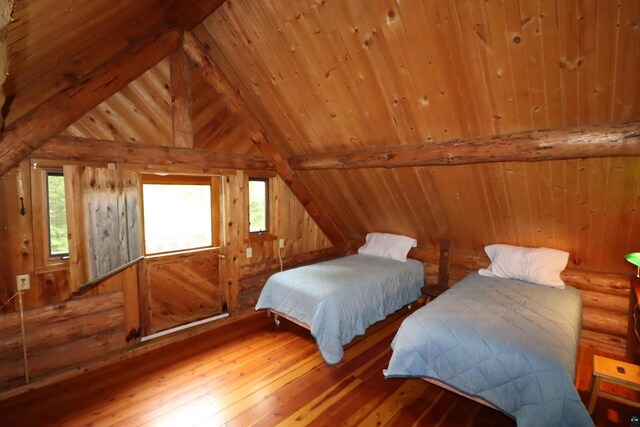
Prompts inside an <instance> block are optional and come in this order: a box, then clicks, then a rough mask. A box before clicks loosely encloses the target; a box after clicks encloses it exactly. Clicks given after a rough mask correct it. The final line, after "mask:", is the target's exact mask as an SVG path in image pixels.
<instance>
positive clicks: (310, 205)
mask: <svg viewBox="0 0 640 427" xmlns="http://www.w3.org/2000/svg"><path fill="white" fill-rule="evenodd" d="M183 48H184V50H185V52H186V53H187V56H188V57H189V58H190V59H191V63H192V64H193V66H194V67H195V68H196V69H198V70H200V71H201V72H202V75H203V76H204V78H205V81H207V82H208V83H209V84H210V85H211V87H212V88H213V90H215V91H216V93H218V94H220V95H221V96H222V97H223V98H224V100H225V103H226V105H227V107H228V108H229V109H230V110H231V111H233V112H235V113H238V114H240V115H241V116H242V117H243V118H244V123H245V125H246V126H247V128H248V130H249V134H250V135H251V139H252V140H253V142H254V143H255V144H256V145H257V146H258V148H259V149H260V151H261V152H262V154H264V156H265V157H266V158H267V159H268V160H269V161H271V163H273V165H274V166H275V168H276V171H277V172H278V175H280V177H281V178H282V179H283V180H284V182H285V183H286V184H287V185H288V186H289V188H290V189H291V191H292V192H293V194H294V195H295V196H296V197H297V198H298V200H299V201H300V203H302V205H303V206H304V207H305V209H306V210H307V212H308V213H309V215H310V216H311V217H312V218H313V219H314V221H315V222H316V224H318V227H320V229H321V230H322V231H323V232H324V234H325V235H326V236H327V238H328V239H329V240H330V241H331V243H333V244H334V245H335V246H338V245H341V244H343V243H344V242H345V241H346V240H345V238H344V236H343V234H342V232H341V231H340V230H339V229H338V227H337V226H336V225H335V223H334V222H333V220H332V219H331V218H330V217H329V216H328V215H327V213H326V212H325V211H324V209H322V207H321V206H320V204H319V203H318V202H317V201H316V200H315V199H314V197H313V196H312V195H311V192H310V191H309V189H308V188H307V186H306V185H305V184H304V182H302V179H301V178H300V177H299V176H298V175H297V174H296V173H295V171H294V170H293V169H291V168H290V167H289V163H288V162H287V160H286V156H283V155H282V153H280V152H279V150H278V149H277V148H276V147H275V146H274V145H273V144H272V143H271V142H270V141H269V140H268V138H267V135H266V133H265V132H264V131H263V130H262V126H260V124H259V122H258V120H257V119H256V118H255V117H254V116H253V114H251V112H250V111H249V110H248V109H247V108H246V106H245V104H244V101H243V100H242V98H240V95H239V94H238V92H237V91H235V90H234V89H233V87H232V86H231V84H230V83H229V82H228V81H227V79H226V77H225V76H224V74H223V73H222V71H221V70H220V69H219V68H218V66H217V65H216V64H215V63H214V62H213V61H211V59H209V56H208V55H207V53H206V51H205V50H204V48H203V47H202V45H201V44H200V42H199V41H198V40H197V39H196V38H195V36H194V35H193V34H191V33H190V32H185V34H184V41H183Z"/></svg>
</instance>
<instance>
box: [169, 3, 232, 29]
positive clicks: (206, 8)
mask: <svg viewBox="0 0 640 427" xmlns="http://www.w3.org/2000/svg"><path fill="white" fill-rule="evenodd" d="M224 2H225V0H171V1H168V2H167V3H168V4H167V9H168V11H167V15H169V20H170V21H171V22H173V24H174V25H175V26H177V27H178V28H180V29H182V30H184V31H191V30H193V29H194V28H195V27H196V26H197V25H198V24H200V23H201V22H202V21H204V19H205V18H206V17H207V16H209V15H211V14H212V13H213V12H215V11H216V9H217V8H219V7H220V6H222V3H224Z"/></svg>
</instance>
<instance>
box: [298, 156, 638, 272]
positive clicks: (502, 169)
mask: <svg viewBox="0 0 640 427" xmlns="http://www.w3.org/2000/svg"><path fill="white" fill-rule="evenodd" d="M300 174H301V176H302V177H303V178H304V179H305V181H306V182H308V184H309V187H310V188H311V189H312V191H313V193H314V194H315V195H316V196H317V197H318V199H319V200H320V202H321V203H322V204H323V205H324V206H325V208H327V210H328V211H329V212H330V213H331V215H332V217H333V218H334V219H335V220H336V222H337V224H338V225H339V227H340V228H341V229H342V230H343V231H344V232H345V234H346V235H348V236H349V237H351V238H362V236H364V234H365V233H366V232H367V231H370V230H384V231H390V232H397V233H403V234H409V235H411V236H415V237H416V238H417V239H418V244H419V246H421V247H426V248H429V247H434V243H435V245H437V243H438V242H439V240H440V239H441V238H447V239H453V240H455V242H456V247H457V248H460V249H462V250H464V251H466V252H471V253H475V254H477V255H484V250H483V248H484V246H485V245H487V244H491V243H509V244H515V245H523V246H532V247H537V246H547V247H553V248H559V249H563V250H566V251H568V252H569V253H570V261H569V267H570V268H575V269H579V270H583V271H597V272H604V273H619V274H631V273H632V272H633V268H632V267H633V266H632V265H631V264H629V263H627V262H626V261H625V259H624V255H625V254H627V253H629V252H632V251H636V250H638V238H639V237H640V216H639V215H637V213H636V211H637V209H638V208H639V207H640V158H634V157H628V158H607V159H585V160H562V161H545V162H535V163H524V162H522V163H519V162H508V163H490V164H479V165H471V166H433V167H416V168H397V169H390V170H389V169H366V170H365V169H358V170H348V171H331V170H325V171H310V172H300ZM336 188H340V189H341V190H340V191H334V190H332V189H336ZM400 188H401V189H402V190H401V191H399V189H400Z"/></svg>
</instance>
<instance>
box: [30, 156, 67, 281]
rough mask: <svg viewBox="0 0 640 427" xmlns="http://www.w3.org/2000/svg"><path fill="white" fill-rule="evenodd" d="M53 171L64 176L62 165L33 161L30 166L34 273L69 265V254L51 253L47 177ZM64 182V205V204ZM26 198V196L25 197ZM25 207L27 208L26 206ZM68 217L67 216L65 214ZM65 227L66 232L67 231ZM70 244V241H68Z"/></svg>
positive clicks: (46, 271)
mask: <svg viewBox="0 0 640 427" xmlns="http://www.w3.org/2000/svg"><path fill="white" fill-rule="evenodd" d="M51 172H54V173H57V174H61V175H62V176H63V177H64V172H63V168H62V165H60V164H57V163H51V162H43V161H37V162H36V161H34V162H33V167H32V168H31V210H32V212H31V214H32V217H31V221H32V227H33V242H34V245H33V252H34V270H35V273H36V274H41V273H49V272H53V271H59V270H63V269H66V268H68V267H69V254H68V253H67V254H60V255H51V236H50V234H49V231H50V228H49V190H48V183H47V177H48V175H49V173H51ZM66 190H67V188H66V183H65V206H66V204H67V203H66V199H67V194H66ZM26 200H28V198H26ZM26 200H25V209H27V211H28V209H29V207H28V206H26ZM67 218H68V216H67ZM68 231H69V230H68V229H67V233H68ZM69 244H71V243H69Z"/></svg>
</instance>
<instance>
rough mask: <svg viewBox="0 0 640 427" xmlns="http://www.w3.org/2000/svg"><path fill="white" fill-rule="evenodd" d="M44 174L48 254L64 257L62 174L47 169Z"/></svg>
mask: <svg viewBox="0 0 640 427" xmlns="http://www.w3.org/2000/svg"><path fill="white" fill-rule="evenodd" d="M46 174H47V175H46V176H47V216H48V228H49V256H50V257H64V256H67V255H69V240H68V239H67V209H66V204H65V191H64V175H63V174H62V172H60V171H47V172H46Z"/></svg>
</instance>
